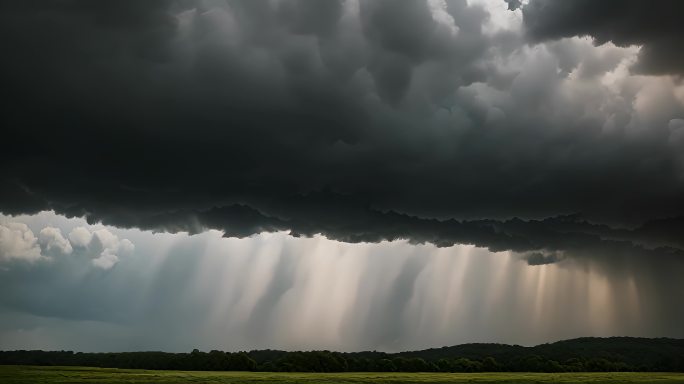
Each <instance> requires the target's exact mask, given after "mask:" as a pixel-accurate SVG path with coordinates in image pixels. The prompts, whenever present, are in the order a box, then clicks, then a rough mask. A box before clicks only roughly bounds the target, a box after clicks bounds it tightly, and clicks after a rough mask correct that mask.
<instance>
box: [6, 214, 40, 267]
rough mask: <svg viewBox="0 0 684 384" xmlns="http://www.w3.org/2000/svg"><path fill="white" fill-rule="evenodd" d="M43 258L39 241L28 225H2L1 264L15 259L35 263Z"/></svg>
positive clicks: (10, 223)
mask: <svg viewBox="0 0 684 384" xmlns="http://www.w3.org/2000/svg"><path fill="white" fill-rule="evenodd" d="M41 258H43V256H42V255H41V252H40V247H39V245H38V239H37V238H36V236H35V235H34V234H33V231H31V229H29V227H28V226H27V225H26V224H23V223H12V222H9V223H2V224H0V262H4V261H9V260H13V259H16V260H25V261H28V262H35V261H37V260H40V259H41Z"/></svg>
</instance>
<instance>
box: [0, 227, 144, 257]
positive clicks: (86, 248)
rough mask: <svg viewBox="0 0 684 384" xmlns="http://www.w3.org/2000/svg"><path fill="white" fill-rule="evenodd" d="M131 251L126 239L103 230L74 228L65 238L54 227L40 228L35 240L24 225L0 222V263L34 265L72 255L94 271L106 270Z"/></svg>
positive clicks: (30, 231) (129, 242)
mask: <svg viewBox="0 0 684 384" xmlns="http://www.w3.org/2000/svg"><path fill="white" fill-rule="evenodd" d="M134 249H135V246H134V245H133V243H132V242H131V241H130V240H128V239H120V238H119V237H118V236H116V235H114V234H112V233H111V232H110V231H109V230H107V229H105V228H103V229H98V230H95V231H92V232H91V231H90V230H89V229H87V228H85V227H76V228H74V229H73V230H72V231H71V232H70V233H69V235H68V239H67V238H65V237H64V236H62V232H61V230H60V229H59V228H55V227H49V226H48V227H45V228H43V229H41V230H40V232H39V233H38V237H36V236H35V235H34V233H33V231H32V230H31V229H30V228H29V227H28V226H27V225H26V224H24V223H17V222H2V223H0V262H11V261H26V262H29V263H34V262H37V261H40V260H43V261H47V260H51V259H52V258H55V257H65V256H67V255H71V254H72V253H73V254H74V255H75V256H85V257H86V259H88V260H90V262H91V264H92V265H93V266H95V267H97V268H101V269H110V268H112V267H113V266H114V265H116V263H118V262H119V256H128V255H131V254H132V253H133V251H134Z"/></svg>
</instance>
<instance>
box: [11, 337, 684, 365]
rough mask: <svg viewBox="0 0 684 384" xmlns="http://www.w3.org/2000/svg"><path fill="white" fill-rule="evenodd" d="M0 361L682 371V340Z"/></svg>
mask: <svg viewBox="0 0 684 384" xmlns="http://www.w3.org/2000/svg"><path fill="white" fill-rule="evenodd" d="M0 364H17V365H61V366H90V367H103V368H126V369H161V370H202V371H266V372H614V371H672V372H674V371H677V372H684V340H675V339H634V338H609V339H600V338H584V339H575V340H568V341H563V342H559V343H553V344H542V345H540V346H536V347H521V346H510V345H504V344H465V345H461V346H454V347H443V348H435V349H428V350H423V351H414V352H401V353H394V354H392V353H384V352H376V351H372V352H353V353H345V352H331V351H306V352H302V351H296V352H286V351H277V350H258V351H249V352H223V351H217V350H213V351H210V352H202V351H199V350H197V349H195V350H193V351H192V352H190V353H167V352H118V353H82V352H72V351H0Z"/></svg>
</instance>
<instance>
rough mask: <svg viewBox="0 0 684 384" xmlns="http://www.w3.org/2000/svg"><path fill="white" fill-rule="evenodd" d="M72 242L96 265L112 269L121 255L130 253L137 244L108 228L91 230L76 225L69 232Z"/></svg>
mask: <svg viewBox="0 0 684 384" xmlns="http://www.w3.org/2000/svg"><path fill="white" fill-rule="evenodd" d="M69 240H71V244H72V245H73V246H74V247H76V248H77V249H78V250H79V251H81V252H85V253H86V254H87V255H88V256H89V257H90V258H91V259H92V261H91V262H92V264H93V265H94V266H95V267H98V268H102V269H110V268H112V267H113V266H114V265H116V264H117V263H118V262H119V256H125V255H130V254H131V253H133V250H134V249H135V246H134V245H133V243H132V242H131V241H130V240H128V239H119V237H118V236H117V235H115V234H113V233H111V232H110V231H109V230H108V229H106V228H102V229H98V230H95V231H92V232H91V231H90V230H88V229H87V228H85V227H76V228H74V229H73V230H72V231H71V232H70V233H69Z"/></svg>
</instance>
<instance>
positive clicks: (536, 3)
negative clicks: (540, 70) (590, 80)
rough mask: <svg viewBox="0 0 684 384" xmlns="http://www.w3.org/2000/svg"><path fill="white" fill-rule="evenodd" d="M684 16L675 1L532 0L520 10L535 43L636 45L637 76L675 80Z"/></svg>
mask: <svg viewBox="0 0 684 384" xmlns="http://www.w3.org/2000/svg"><path fill="white" fill-rule="evenodd" d="M509 4H515V3H510V2H509ZM519 6H520V4H519V3H518V4H517V5H515V6H514V7H519ZM683 12H684V4H682V2H681V1H677V0H661V1H641V0H628V1H621V0H608V1H600V2H597V1H591V0H579V1H554V0H531V1H530V2H529V4H527V5H526V6H525V7H524V8H523V14H524V20H525V26H526V28H527V31H528V33H529V36H530V37H532V38H533V39H535V40H546V39H558V38H561V37H572V36H591V37H593V38H594V39H595V42H596V43H597V44H604V43H606V42H608V41H611V42H613V43H614V44H616V45H619V46H629V45H640V46H642V48H641V51H640V52H639V61H638V62H637V63H636V67H635V69H636V70H637V71H638V72H641V73H649V74H677V75H682V74H684V53H682V46H683V44H684V25H683V23H682V20H681V15H682V13H683Z"/></svg>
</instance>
